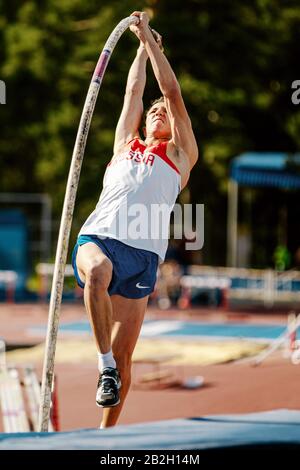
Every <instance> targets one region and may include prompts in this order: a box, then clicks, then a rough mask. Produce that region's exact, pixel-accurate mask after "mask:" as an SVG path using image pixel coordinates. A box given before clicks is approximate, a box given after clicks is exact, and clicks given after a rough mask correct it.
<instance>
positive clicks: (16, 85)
mask: <svg viewBox="0 0 300 470" xmlns="http://www.w3.org/2000/svg"><path fill="white" fill-rule="evenodd" d="M145 8H147V9H148V10H149V12H150V13H151V14H152V15H153V19H152V24H153V26H154V27H155V28H156V29H157V30H158V31H160V32H161V33H162V34H163V37H164V43H165V52H166V55H167V57H168V58H169V60H170V62H171V64H172V66H173V68H174V70H175V73H176V75H177V77H178V79H179V81H180V84H181V87H182V92H183V96H184V99H185V102H186V105H187V108H188V111H189V113H190V116H191V119H192V122H193V127H194V130H195V134H196V137H197V140H198V143H199V149H200V160H199V163H198V164H197V165H196V167H195V168H194V170H193V172H192V175H191V179H190V182H189V187H190V193H191V200H192V202H194V203H196V202H201V203H205V206H206V210H205V224H206V227H205V234H206V239H205V247H204V249H203V259H204V262H205V263H213V264H222V263H224V262H225V246H226V244H225V239H226V184H227V176H228V164H229V161H230V159H231V158H232V157H234V156H235V155H237V154H239V153H241V152H243V151H246V150H261V151H264V150H284V151H288V152H294V151H296V150H298V149H299V146H300V138H299V135H300V132H299V131H300V117H299V116H300V112H299V110H297V109H298V108H297V106H294V105H292V103H291V89H290V87H291V83H292V81H293V80H295V79H299V78H300V76H299V72H300V70H299V66H298V57H299V44H300V6H299V3H298V0H288V1H287V0H251V1H250V0H245V1H244V2H241V1H240V0H230V1H229V2H224V1H223V0H213V1H212V0H210V1H209V0H186V1H185V2H182V1H179V0H173V1H172V2H170V1H167V0H159V1H158V0H145V1H139V0H135V1H131V0H126V1H121V0H118V1H117V0H112V1H109V2H108V1H106V2H100V3H99V2H97V1H95V0H90V1H89V2H84V1H83V0H39V1H37V0H27V1H26V2H24V1H21V0H11V1H10V2H5V1H4V0H2V1H1V0H0V59H1V60H0V79H2V80H4V81H5V82H6V85H7V104H6V105H5V106H1V108H0V110H1V113H0V125H1V135H0V156H1V173H0V187H1V191H33V192H37V191H42V192H48V193H49V194H51V196H52V198H53V203H54V215H55V218H56V219H58V218H59V217H60V213H61V208H62V202H63V197H64V192H65V186H66V178H67V173H68V170H69V165H70V159H71V155H72V150H73V145H74V141H75V136H76V132H77V127H78V123H79V119H80V114H81V111H82V107H83V103H84V99H85V96H86V92H87V88H88V85H89V81H90V78H91V75H92V72H93V69H94V66H95V63H96V61H97V58H98V55H99V52H100V51H101V48H102V47H103V45H104V42H105V40H106V39H107V37H108V35H109V34H110V32H111V31H112V29H113V28H114V26H116V24H117V23H118V22H119V21H120V20H121V19H122V18H124V17H126V16H128V15H129V14H130V13H131V12H132V11H133V10H137V9H145ZM136 47H137V42H136V38H135V37H134V36H133V35H132V34H131V33H129V32H127V33H126V34H124V36H123V37H122V39H121V40H120V42H119V43H118V45H117V47H116V49H115V52H114V53H113V56H112V59H111V61H110V64H109V66H108V69H107V72H106V75H105V78H104V81H103V85H102V90H101V92H100V95H99V99H98V103H97V106H96V110H95V114H94V118H93V123H92V127H91V132H90V136H89V139H88V145H87V149H86V156H85V160H84V163H83V168H82V174H81V179H80V186H79V192H78V198H77V204H76V211H75V218H74V233H73V238H74V236H75V235H76V231H77V230H78V228H79V227H80V225H81V223H82V222H83V220H84V219H85V217H86V216H87V215H88V213H89V212H90V211H91V210H92V209H93V207H94V205H95V203H96V201H97V199H98V196H99V192H100V190H101V181H102V176H103V173H104V170H105V165H106V163H107V161H108V160H109V159H110V157H111V151H112V143H113V136H114V129H115V125H116V122H117V119H118V115H119V113H120V110H121V106H122V101H123V93H124V88H125V83H126V78H127V72H128V69H129V66H130V63H131V61H132V59H133V57H134V54H135V50H136ZM149 72H150V69H149ZM157 96H159V90H158V87H157V85H156V82H155V80H154V78H153V74H152V73H149V80H148V85H147V90H146V93H145V105H146V106H148V104H149V101H150V99H153V98H155V97H157ZM290 203H291V204H294V205H296V202H295V198H293V199H291V201H290ZM216 221H217V222H216ZM265 224H266V228H267V227H268V221H267V220H265ZM253 230H256V227H255V226H254V227H253ZM295 236H298V238H299V236H300V234H299V232H298V233H297V234H296V235H295ZM262 243H263V242H262ZM273 243H275V244H276V240H275V239H274V240H273ZM271 245H272V244H271ZM274 248H275V245H274V246H267V247H265V248H264V249H265V250H267V251H266V252H265V255H264V256H263V257H262V259H263V260H264V261H263V263H267V262H268V261H267V260H269V261H270V262H272V253H273V251H274ZM260 249H262V246H258V247H257V250H258V252H259V250H260Z"/></svg>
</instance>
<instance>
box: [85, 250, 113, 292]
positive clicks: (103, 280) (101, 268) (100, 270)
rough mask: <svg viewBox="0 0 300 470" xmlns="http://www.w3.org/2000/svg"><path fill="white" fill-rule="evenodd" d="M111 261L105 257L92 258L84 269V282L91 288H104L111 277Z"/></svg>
mask: <svg viewBox="0 0 300 470" xmlns="http://www.w3.org/2000/svg"><path fill="white" fill-rule="evenodd" d="M112 271H113V266H112V262H111V261H110V260H109V259H108V258H107V257H105V258H102V259H101V260H92V261H91V262H90V263H89V265H88V267H87V269H86V271H85V278H86V284H87V285H88V287H89V288H91V289H93V290H99V289H100V290H106V289H107V288H108V286H109V284H110V281H111V278H112Z"/></svg>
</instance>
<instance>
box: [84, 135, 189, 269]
mask: <svg viewBox="0 0 300 470" xmlns="http://www.w3.org/2000/svg"><path fill="white" fill-rule="evenodd" d="M166 148H167V142H160V143H159V144H157V145H154V146H151V147H146V146H145V145H144V144H142V143H141V142H140V141H139V139H137V138H136V139H134V140H133V141H131V145H130V148H129V149H128V150H126V151H125V152H123V153H121V154H120V155H115V156H114V157H113V158H112V160H111V161H110V162H109V164H108V165H107V168H106V172H105V175H104V179H103V190H102V192H101V195H100V199H99V201H98V204H97V206H96V208H95V210H94V211H93V212H92V214H91V215H90V216H89V217H88V219H87V220H86V222H85V223H84V225H83V227H82V228H81V230H80V232H79V235H98V236H99V237H110V238H114V239H117V240H120V241H121V242H123V243H125V244H127V245H130V246H132V247H135V248H141V249H143V250H149V251H152V252H154V253H157V254H158V256H159V258H160V262H162V261H163V260H164V258H165V254H166V251H167V248H168V238H169V237H168V234H169V224H170V215H171V212H172V210H173V207H174V204H175V202H176V199H177V196H178V194H179V192H180V184H181V179H180V172H179V170H178V168H177V167H176V166H175V164H174V163H173V162H172V161H171V160H170V159H169V158H168V156H167V154H166Z"/></svg>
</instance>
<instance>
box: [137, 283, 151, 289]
mask: <svg viewBox="0 0 300 470" xmlns="http://www.w3.org/2000/svg"><path fill="white" fill-rule="evenodd" d="M136 287H138V288H139V289H149V288H150V286H140V283H139V282H138V283H137V284H136Z"/></svg>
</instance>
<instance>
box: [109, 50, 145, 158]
mask: <svg viewBox="0 0 300 470" xmlns="http://www.w3.org/2000/svg"><path fill="white" fill-rule="evenodd" d="M147 59H148V54H147V52H146V49H145V47H144V45H143V44H140V47H139V48H138V50H137V54H136V57H135V59H134V61H133V63H132V65H131V67H130V70H129V73H128V78H127V85H126V91H125V96H124V104H123V109H122V112H121V115H120V118H119V121H118V124H117V128H116V133H115V142H114V154H116V153H118V152H120V151H122V149H123V148H124V146H125V145H126V144H127V143H128V142H129V141H130V140H132V139H133V138H134V137H139V131H138V129H139V125H140V121H141V117H142V114H143V99H142V98H143V93H144V89H145V85H146V63H147Z"/></svg>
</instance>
